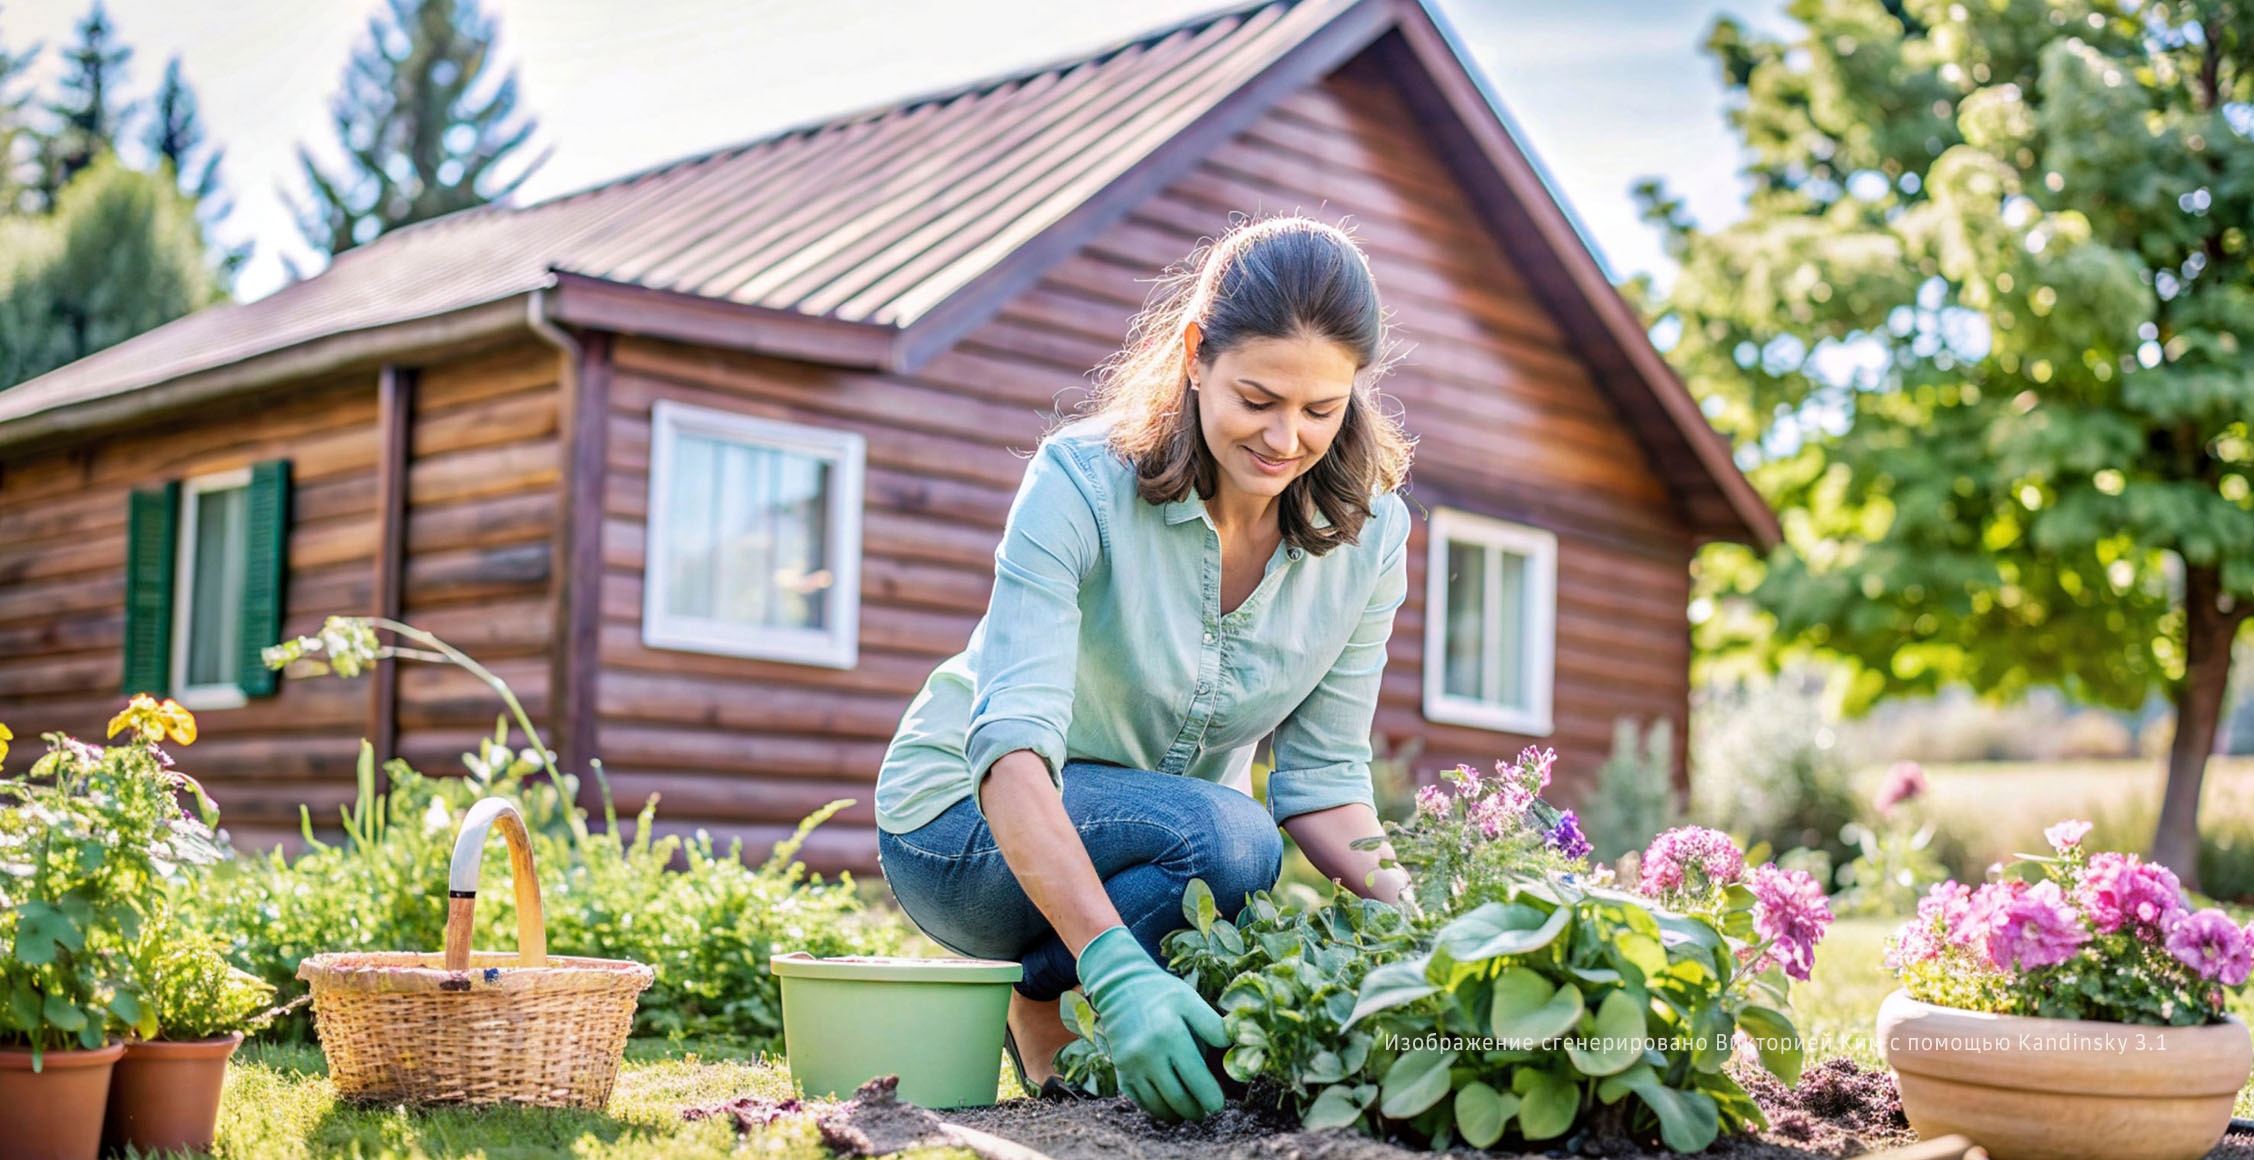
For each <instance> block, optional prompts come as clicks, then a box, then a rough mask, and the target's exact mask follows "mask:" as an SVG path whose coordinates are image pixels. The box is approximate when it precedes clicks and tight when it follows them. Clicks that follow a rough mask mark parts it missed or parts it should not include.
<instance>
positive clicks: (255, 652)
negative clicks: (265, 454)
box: [235, 459, 290, 697]
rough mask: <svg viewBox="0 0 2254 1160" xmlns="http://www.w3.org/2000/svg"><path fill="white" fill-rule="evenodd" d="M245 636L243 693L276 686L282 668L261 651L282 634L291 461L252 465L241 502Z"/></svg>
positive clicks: (239, 667)
mask: <svg viewBox="0 0 2254 1160" xmlns="http://www.w3.org/2000/svg"><path fill="white" fill-rule="evenodd" d="M243 524H244V529H243V530H244V535H243V543H244V550H245V552H247V553H248V559H246V560H245V561H244V567H243V615H242V628H243V637H242V644H241V650H242V651H241V653H240V654H239V659H238V663H237V664H236V667H235V673H236V676H235V683H236V684H237V685H239V686H241V688H242V690H243V693H244V694H245V695H246V696H252V697H264V696H267V695H269V694H271V693H273V692H274V690H275V689H276V688H277V687H279V685H280V683H281V676H282V674H280V673H277V672H275V671H274V670H272V669H270V668H267V667H266V661H265V660H264V658H262V657H261V656H260V655H259V654H260V653H262V652H263V651H265V649H266V647H267V646H268V645H273V644H279V643H281V639H282V584H283V581H284V579H285V578H286V577H287V575H288V561H287V560H286V559H284V557H285V556H286V555H288V552H289V542H290V461H289V460H287V459H269V460H267V461H266V462H264V463H257V464H253V465H251V469H250V495H249V496H247V497H246V502H245V504H244V506H243Z"/></svg>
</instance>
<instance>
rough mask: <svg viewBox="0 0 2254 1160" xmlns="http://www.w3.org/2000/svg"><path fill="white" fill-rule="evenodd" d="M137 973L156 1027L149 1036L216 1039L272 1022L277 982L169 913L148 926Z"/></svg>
mask: <svg viewBox="0 0 2254 1160" xmlns="http://www.w3.org/2000/svg"><path fill="white" fill-rule="evenodd" d="M130 962H131V964H132V968H131V970H132V977H133V979H134V981H135V983H136V985H137V986H138V987H139V988H140V993H141V1001H142V1005H143V1006H144V1007H145V1008H146V1009H147V1010H148V1012H149V1015H150V1018H151V1021H152V1023H153V1029H151V1030H148V1031H146V1033H145V1035H144V1038H148V1039H167V1040H187V1039H212V1038H216V1037H218V1036H222V1035H232V1034H234V1033H235V1032H237V1031H241V1032H246V1033H247V1032H252V1031H256V1030H258V1029H259V1028H261V1027H264V1026H266V1024H267V1023H269V1022H271V1021H272V1020H273V1018H274V1016H275V1014H276V1012H275V1011H274V1010H273V1009H272V1008H271V1006H270V1005H271V1004H272V1003H273V1001H274V987H273V985H272V984H271V983H268V982H266V981H265V980H263V979H261V978H259V977H258V976H256V975H253V974H251V973H250V972H248V971H245V970H243V969H242V968H240V967H237V966H235V965H234V964H233V963H230V962H228V961H227V944H226V942H225V941H224V940H222V939H220V938H218V937H216V936H214V935H210V934H206V933H204V932H202V931H195V930H189V929H187V928H186V927H184V926H182V925H181V924H180V923H179V921H178V919H177V918H175V917H173V916H171V915H169V914H168V915H166V916H165V917H163V918H161V919H158V920H157V921H154V922H151V923H149V924H148V925H146V926H144V927H143V928H142V931H141V937H140V939H139V940H138V941H137V942H136V943H135V945H134V947H133V949H132V952H131V955H130Z"/></svg>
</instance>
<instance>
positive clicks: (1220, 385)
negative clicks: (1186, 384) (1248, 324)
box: [1183, 322, 1357, 497]
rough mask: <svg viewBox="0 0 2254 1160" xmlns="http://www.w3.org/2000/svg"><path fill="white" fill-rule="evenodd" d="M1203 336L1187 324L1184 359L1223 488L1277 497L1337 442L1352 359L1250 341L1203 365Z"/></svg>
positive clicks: (1304, 346) (1320, 341)
mask: <svg viewBox="0 0 2254 1160" xmlns="http://www.w3.org/2000/svg"><path fill="white" fill-rule="evenodd" d="M1202 337H1203V336H1202V335H1201V334H1200V333H1199V329H1198V325H1197V324H1196V323H1194V322H1193V323H1190V324H1189V325H1188V327H1187V329H1186V330H1185V332H1184V334H1183V339H1184V348H1183V360H1184V363H1185V364H1186V366H1187V370H1188V374H1189V376H1190V381H1191V382H1192V383H1193V384H1195V385H1196V387H1197V389H1198V391H1197V397H1198V424H1199V426H1200V427H1202V428H1203V429H1204V432H1205V446H1206V450H1208V451H1210V452H1212V453H1213V458H1214V461H1215V462H1217V463H1219V464H1220V465H1221V482H1222V484H1223V486H1226V487H1231V488H1234V489H1236V490H1238V491H1241V492H1244V493H1247V494H1251V495H1260V496H1270V497H1273V496H1278V495H1282V494H1283V490H1284V488H1285V486H1287V485H1288V484H1290V483H1291V481H1292V480H1294V479H1297V478H1299V477H1300V476H1301V475H1304V474H1306V473H1307V472H1308V471H1309V470H1310V469H1312V468H1313V467H1314V466H1315V464H1316V462H1317V461H1319V460H1321V459H1322V457H1323V454H1324V453H1325V452H1327V451H1329V450H1330V445H1331V440H1333V439H1336V438H1337V437H1338V430H1339V426H1340V425H1341V424H1342V423H1344V422H1345V420H1346V406H1347V400H1348V399H1349V397H1350V396H1351V395H1352V394H1353V390H1354V374H1355V371H1356V369H1357V368H1356V367H1355V365H1354V356H1353V355H1352V354H1351V353H1350V352H1348V351H1347V349H1346V348H1345V347H1344V346H1341V345H1339V344H1338V343H1336V342H1333V341H1331V340H1329V339H1325V338H1305V337H1301V338H1256V339H1252V340H1250V341H1247V342H1244V343H1241V344H1239V345H1238V346H1237V348H1236V349H1234V350H1231V351H1227V352H1224V353H1223V354H1221V355H1219V356H1218V357H1216V358H1214V359H1213V360H1212V361H1211V362H1210V363H1207V362H1201V361H1198V360H1197V359H1196V358H1195V357H1194V352H1196V350H1197V346H1198V342H1199V340H1200V339H1201V338H1202Z"/></svg>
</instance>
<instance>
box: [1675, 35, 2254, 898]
mask: <svg viewBox="0 0 2254 1160" xmlns="http://www.w3.org/2000/svg"><path fill="white" fill-rule="evenodd" d="M1790 13H1791V15H1792V16H1793V17H1794V18H1795V19H1796V20H1798V21H1799V23H1800V25H1801V31H1800V34H1799V35H1798V37H1797V38H1796V39H1795V40H1794V41H1793V42H1791V43H1786V42H1782V41H1771V40H1763V39H1759V38H1756V37H1754V36H1751V35H1749V34H1748V33H1747V32H1746V31H1745V30H1744V29H1742V28H1741V27H1740V26H1738V25H1737V24H1735V23H1734V22H1732V21H1730V20H1727V19H1724V20H1723V21H1721V22H1719V23H1718V24H1717V25H1716V26H1715V28H1714V29H1713V32H1712V33H1711V35H1710V37H1709V39H1708V42H1707V49H1708V51H1709V53H1710V54H1711V55H1712V56H1713V58H1714V59H1715V61H1716V62H1717V64H1718V65H1719V67H1720V70H1721V72H1722V76H1723V80H1724V83H1725V85H1726V87H1727V88H1728V90H1729V92H1730V94H1731V98H1732V109H1731V112H1730V122H1731V124H1732V126H1733V127H1734V129H1735V130H1736V132H1737V134H1738V136H1739V137H1740V138H1741V140H1742V141H1743V143H1744V145H1745V146H1746V148H1747V150H1748V154H1749V162H1748V166H1747V170H1746V172H1747V175H1748V177H1749V178H1750V184H1751V188H1752V192H1751V194H1750V200H1749V213H1748V215H1747V217H1746V218H1745V219H1744V220H1743V221H1741V222H1739V223H1736V224H1734V225H1730V226H1727V227H1724V228H1718V229H1702V228H1700V227H1698V226H1697V225H1696V224H1694V223H1692V222H1690V221H1689V220H1687V219H1686V218H1685V216H1684V215H1683V213H1682V210H1681V207H1680V205H1679V204H1678V203H1675V202H1673V201H1672V200H1670V199H1669V198H1668V197H1667V195H1666V193H1665V191H1664V190H1663V189H1661V188H1660V187H1659V186H1657V185H1656V184H1649V185H1646V186H1644V187H1643V188H1642V189H1641V190H1640V191H1639V192H1640V194H1641V196H1642V198H1643V200H1644V203H1645V208H1646V213H1647V216H1648V217H1650V218H1651V219H1652V220H1653V221H1654V222H1656V223H1657V224H1658V225H1659V226H1660V227H1661V228H1662V229H1663V230H1664V231H1665V234H1666V237H1667V242H1668V245H1669V246H1670V248H1671V251H1672V253H1673V254H1674V255H1675V256H1676V257H1677V259H1678V260H1679V261H1680V262H1681V265H1682V269H1681V274H1680V276H1679V277H1678V278H1677V280H1676V281H1675V283H1674V284H1673V285H1672V286H1671V287H1670V288H1669V289H1668V291H1667V293H1666V294H1665V295H1664V297H1657V296H1650V295H1649V289H1648V287H1633V288H1631V289H1632V290H1633V291H1638V292H1642V293H1644V294H1645V295H1646V296H1647V308H1648V310H1649V312H1650V314H1651V315H1652V317H1653V318H1654V319H1655V320H1657V324H1658V325H1657V327H1656V328H1655V337H1657V338H1658V339H1660V340H1661V341H1662V342H1663V343H1666V342H1669V341H1670V340H1671V342H1672V345H1671V348H1670V349H1669V352H1668V353H1669V357H1670V360H1671V361H1672V362H1673V363H1674V365H1675V366H1676V367H1677V368H1678V369H1679V370H1680V371H1681V372H1682V373H1683V375H1684V377H1685V378H1686V380H1687V381H1688V382H1689V383H1690V385H1691V388H1692V390H1693V391H1694V392H1695V393H1696V394H1697V395H1698V396H1699V398H1700V400H1701V403H1702V405H1703V406H1704V408H1705V410H1706V413H1707V414H1708V416H1709V417H1710V418H1711V419H1712V421H1713V422H1714V423H1715V425H1716V426H1717V427H1718V428H1720V429H1721V430H1722V431H1724V432H1725V433H1726V434H1728V435H1729V436H1730V437H1731V439H1732V441H1733V442H1734V443H1735V444H1736V445H1737V447H1738V457H1739V462H1740V463H1741V464H1742V465H1744V466H1746V468H1747V470H1748V475H1749V476H1750V478H1751V479H1752V480H1753V482H1754V483H1755V485H1756V486H1757V487H1758V488H1759V489H1760V490H1761V491H1762V493H1763V494H1764V495H1765V496H1767V497H1768V499H1769V500H1770V501H1771V502H1772V504H1774V505H1775V506H1776V507H1777V508H1778V509H1779V511H1780V512H1781V513H1783V516H1784V526H1785V532H1786V538H1787V544H1786V545H1785V546H1784V547H1783V548H1782V549H1780V550H1779V551H1777V552H1775V553H1773V554H1772V555H1771V556H1770V557H1769V558H1768V559H1766V560H1757V559H1755V558H1753V557H1752V555H1751V554H1750V553H1747V552H1745V551H1743V550H1742V549H1730V548H1727V547H1723V548H1718V549H1710V550H1709V551H1708V553H1707V554H1706V555H1705V556H1704V557H1703V558H1702V559H1701V561H1700V569H1699V571H1700V578H1699V584H1700V588H1701V593H1700V595H1701V596H1702V597H1704V598H1706V600H1707V601H1708V603H1707V604H1705V605H1702V606H1701V607H1703V608H1710V609H1711V608H1718V609H1720V610H1721V614H1719V615H1714V616H1711V617H1709V618H1708V619H1707V620H1706V621H1705V622H1704V623H1702V624H1701V625H1700V626H1699V628H1698V630H1697V632H1698V635H1699V639H1700V644H1701V646H1702V650H1703V651H1705V652H1707V653H1708V654H1709V655H1711V656H1716V657H1730V656H1733V655H1736V656H1758V657H1760V658H1761V659H1762V660H1763V661H1765V662H1767V663H1769V664H1774V663H1776V662H1777V661H1778V660H1779V659H1780V658H1781V657H1782V655H1783V654H1788V653H1799V652H1814V653H1817V654H1819V655H1827V656H1831V657H1837V658H1844V659H1846V660H1848V661H1850V662H1851V663H1852V665H1853V667H1854V668H1855V670H1856V672H1857V677H1856V679H1855V681H1854V682H1853V684H1852V687H1851V691H1850V693H1849V696H1848V707H1849V709H1850V710H1851V711H1860V710H1862V709H1864V708H1867V707H1868V706H1869V705H1870V704H1872V703H1873V702H1875V701H1876V700H1877V699H1878V698H1880V697H1882V696H1885V695H1891V694H1900V693H1921V692H1931V691H1934V690H1936V689H1937V688H1938V687H1940V686H1941V685H1944V684H1946V683H1950V682H1955V681H1962V682H1966V683H1968V684H1970V685H1972V686H1973V687H1974V688H1976V689H1979V690H1981V691H1982V692H1984V693H1986V694H1988V695H1989V696H1991V697H1992V698H1995V699H1998V700H2002V699H2008V698H2010V697H2013V696H2016V695H2018V694H2020V693H2022V692H2024V691H2026V690H2027V689H2029V688H2031V687H2034V686H2037V685H2046V684H2047V685H2056V686H2058V687H2060V688H2062V689H2063V690H2064V691H2066V692H2067V693H2068V694H2069V695H2070V696H2074V697H2077V698H2080V699H2083V700H2088V701H2094V702H2099V703H2104V704H2109V705H2113V706H2117V707H2121V708H2135V707H2138V706H2139V705H2141V704H2142V702H2143V701H2144V700H2145V698H2146V697H2147V696H2148V695H2149V694H2150V693H2151V691H2153V690H2154V689H2156V688H2157V689H2160V690H2163V691H2165V692H2166V693H2167V694H2168V695H2169V696H2170V697H2171V699H2173V700H2174V701H2175V702H2176V704H2177V709H2178V722H2179V735H2178V742H2177V750H2178V752H2177V754H2176V756H2175V758H2174V759H2173V761H2172V764H2171V781H2170V789H2169V797H2168V802H2167V804H2165V805H2164V806H2163V819H2162V827H2161V828H2162V839H2161V842H2160V843H2159V845H2158V847H2157V848H2156V852H2157V853H2160V854H2161V855H2162V856H2164V857H2166V858H2168V860H2170V861H2171V863H2172V864H2174V865H2176V866H2177V867H2178V868H2179V869H2180V870H2186V871H2187V872H2188V870H2189V863H2190V858H2189V857H2188V854H2189V852H2190V849H2191V846H2190V844H2189V841H2188V838H2189V837H2190V836H2191V835H2192V834H2193V833H2194V831H2193V830H2192V829H2191V828H2190V827H2191V809H2192V808H2193V807H2195V806H2196V802H2197V789H2198V778H2199V775H2200V770H2201V769H2202V768H2203V764H2204V757H2205V752H2206V749H2205V747H2206V746H2207V745H2208V744H2209V743H2210V741H2211V739H2212V735H2213V725H2214V718H2215V715H2216V712H2217V710H2218V708H2219V702H2220V699H2221V693H2222V684H2223V681H2224V679H2225V677H2226V676H2227V672H2228V664H2229V644H2230V640H2231V637H2232V635H2233V634H2234V633H2235V632H2236V631H2237V629H2238V627H2239V625H2240V624H2242V623H2243V622H2244V620H2245V619H2246V615H2247V613H2248V612H2249V611H2250V610H2254V495H2250V487H2249V479H2250V477H2254V431H2250V430H2249V427H2248V421H2249V416H2250V415H2254V362H2250V361H2249V352H2247V351H2245V350H2243V349H2242V347H2241V340H2240V337H2239V336H2240V335H2242V334H2247V333H2249V332H2250V331H2254V261H2250V258H2254V253H2250V251H2249V248H2248V237H2247V225H2248V223H2249V222H2254V140H2250V135H2254V107H2250V106H2249V103H2248V102H2249V99H2250V97H2254V67H2250V66H2254V6H2249V5H2247V4H2245V3H2243V2H2223V0H2164V2H2147V3H2141V4H2133V3H2125V2H2120V0H1955V2H1951V0H1900V2H1897V3H1883V2H1881V0H1836V2H1825V3H1818V2H1816V0H1795V2H1794V3H1793V4H1792V5H1791V7H1790ZM2218 658H2219V659H2218ZM2187 794H2188V797H2187V796H2186V795H2187Z"/></svg>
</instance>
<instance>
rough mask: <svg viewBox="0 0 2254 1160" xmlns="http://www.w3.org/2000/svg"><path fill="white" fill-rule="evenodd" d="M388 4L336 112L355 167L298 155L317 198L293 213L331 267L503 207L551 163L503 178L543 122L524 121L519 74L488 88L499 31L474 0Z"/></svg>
mask: <svg viewBox="0 0 2254 1160" xmlns="http://www.w3.org/2000/svg"><path fill="white" fill-rule="evenodd" d="M386 4H387V7H386V10H385V11H384V13H382V14H381V15H379V16H377V17H376V18H375V19H373V20H371V21H369V25H368V39H367V41H366V42H365V43H363V44H362V45H361V46H360V47H359V48H358V49H357V50H355V52H354V53H353V57H352V62H351V64H350V65H349V66H348V67H347V68H346V70H345V77H344V88H343V91H342V92H340V93H339V94H338V95H337V97H336V99H335V101H334V102H333V103H332V104H331V106H330V111H331V114H332V117H333V119H334V121H335V124H336V130H337V138H338V141H339V142H340V144H341V145H342V146H343V148H344V152H345V154H346V156H347V158H348V159H349V163H348V166H347V168H346V169H345V170H344V171H343V172H341V173H331V172H330V171H328V170H325V169H323V168H322V167H321V166H320V165H319V164H317V163H316V162H315V161H314V160H313V157H312V154H311V153H309V152H307V151H306V150H305V149H304V148H303V147H302V146H301V147H300V148H299V149H298V160H299V164H300V165H301V166H302V167H303V169H304V173H305V183H306V186H307V189H308V191H309V193H310V195H311V198H310V204H309V205H306V206H299V205H297V203H295V202H294V201H293V202H292V209H293V210H294V211H295V212H296V213H297V216H298V228H299V230H300V231H301V232H303V233H304V235H305V239H306V241H307V242H309V243H310V244H312V245H313V246H314V247H315V248H317V249H319V250H321V251H322V252H323V253H326V254H330V255H332V256H333V255H336V254H340V253H343V252H344V251H346V250H349V249H351V248H352V247H354V246H357V245H361V244H363V243H366V242H369V241H373V240H374V239H375V238H376V237H377V236H378V235H380V234H383V233H384V232H386V231H388V230H392V229H395V228H397V227H399V226H403V225H407V224H410V223H413V222H419V221H424V220H427V219H429V218H434V217H438V216H440V215H441V214H448V213H452V212H454V211H456V210H460V209H467V208H469V207H471V206H478V205H484V204H486V203H488V202H492V201H497V200H500V199H502V198H505V197H507V196H508V195H509V194H510V193H512V192H514V191H515V190H516V188H517V187H518V186H519V185H522V184H523V183H524V180H525V179H526V178H527V177H530V176H531V175H532V173H533V171H534V170H536V169H538V168H539V166H540V164H541V162H542V161H545V160H546V157H547V155H546V154H545V153H543V154H542V155H541V156H540V157H538V158H535V159H534V160H533V161H532V163H531V164H530V165H527V166H525V167H524V168H522V169H520V170H518V171H517V173H516V175H515V176H513V177H509V178H505V179H504V178H503V177H501V176H500V169H501V167H502V165H503V163H504V162H507V161H508V160H509V159H510V158H511V156H512V155H514V154H515V153H516V152H517V151H518V150H519V149H520V148H521V147H522V146H523V145H524V144H525V142H526V141H527V140H528V139H529V138H530V137H531V136H532V131H533V129H534V127H535V126H536V124H537V121H536V120H535V119H533V118H531V117H529V116H524V117H519V116H518V113H517V84H516V73H515V71H514V70H510V71H509V72H507V73H505V74H503V75H502V76H501V78H500V80H499V82H498V83H489V82H488V78H487V69H488V66H489V65H490V64H491V56H492V52H493V44H494V38H495V30H494V26H493V22H492V21H491V20H490V19H488V18H487V17H486V16H485V15H484V13H483V12H481V11H480V10H479V7H478V4H477V0H386ZM488 87H490V92H487V91H486V89H487V88H488Z"/></svg>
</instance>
